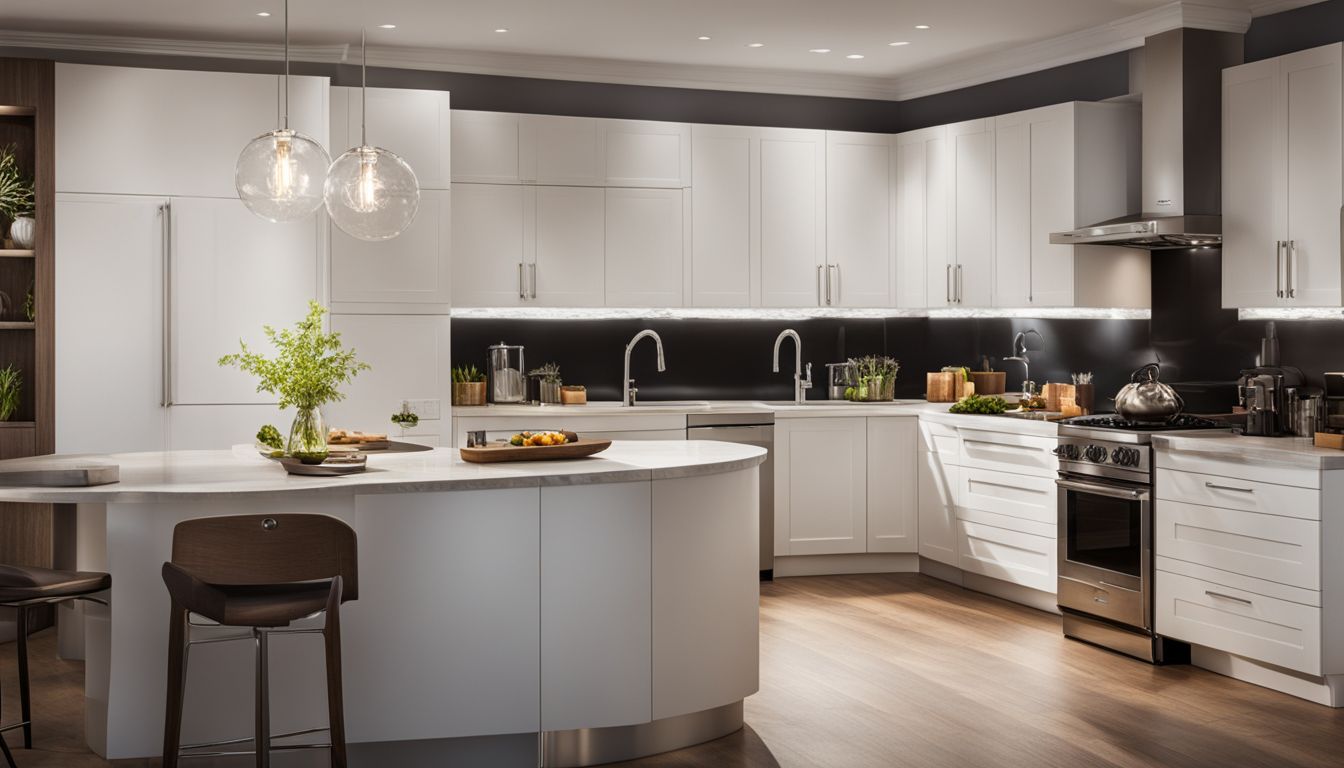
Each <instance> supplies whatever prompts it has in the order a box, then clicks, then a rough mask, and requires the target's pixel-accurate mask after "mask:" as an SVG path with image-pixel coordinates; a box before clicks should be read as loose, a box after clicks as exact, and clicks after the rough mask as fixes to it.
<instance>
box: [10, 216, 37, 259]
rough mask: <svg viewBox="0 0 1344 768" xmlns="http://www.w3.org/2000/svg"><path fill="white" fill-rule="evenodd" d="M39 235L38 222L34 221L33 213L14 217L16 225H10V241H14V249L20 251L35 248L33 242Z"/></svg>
mask: <svg viewBox="0 0 1344 768" xmlns="http://www.w3.org/2000/svg"><path fill="white" fill-rule="evenodd" d="M36 235H37V222H36V221H33V215H32V214H31V213H20V214H19V215H18V216H15V217H14V223H13V224H10V225H9V239H11V240H13V241H14V247H15V248H18V249H20V250H25V251H26V250H28V249H30V248H32V247H33V242H34V240H35V239H36Z"/></svg>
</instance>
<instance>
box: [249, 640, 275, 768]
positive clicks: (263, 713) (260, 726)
mask: <svg viewBox="0 0 1344 768" xmlns="http://www.w3.org/2000/svg"><path fill="white" fill-rule="evenodd" d="M252 635H253V636H254V637H255V638H256V639H257V707H256V714H257V732H256V740H257V768H270V765H271V685H270V669H269V666H268V664H267V661H268V658H267V657H268V656H269V655H270V654H269V653H268V651H269V645H270V643H269V642H268V637H267V633H266V631H265V630H261V629H253V630H252Z"/></svg>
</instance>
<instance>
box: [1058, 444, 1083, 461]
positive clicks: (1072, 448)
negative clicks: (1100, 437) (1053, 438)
mask: <svg viewBox="0 0 1344 768" xmlns="http://www.w3.org/2000/svg"><path fill="white" fill-rule="evenodd" d="M1055 455H1056V456H1058V457H1059V458H1061V459H1067V460H1069V461H1077V460H1078V446H1076V445H1072V444H1068V443H1066V444H1064V445H1061V446H1059V447H1058V448H1056V449H1055Z"/></svg>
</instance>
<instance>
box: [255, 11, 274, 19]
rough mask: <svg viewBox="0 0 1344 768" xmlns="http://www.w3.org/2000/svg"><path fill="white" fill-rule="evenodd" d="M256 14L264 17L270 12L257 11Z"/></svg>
mask: <svg viewBox="0 0 1344 768" xmlns="http://www.w3.org/2000/svg"><path fill="white" fill-rule="evenodd" d="M257 15H258V16H261V17H263V18H264V17H266V16H270V15H271V14H270V12H269V11H258V12H257Z"/></svg>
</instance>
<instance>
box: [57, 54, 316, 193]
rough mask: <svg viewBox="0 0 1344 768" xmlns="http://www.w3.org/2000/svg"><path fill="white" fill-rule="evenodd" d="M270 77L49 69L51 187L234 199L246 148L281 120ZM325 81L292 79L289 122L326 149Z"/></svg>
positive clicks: (68, 66)
mask: <svg viewBox="0 0 1344 768" xmlns="http://www.w3.org/2000/svg"><path fill="white" fill-rule="evenodd" d="M279 87H280V79H279V78H278V77H277V76H275V75H248V74H238V73H233V72H194V71H189V70H174V69H136V68H133V67H105V66H89V65H84V64H58V65H57V66H56V111H57V113H58V114H60V116H61V118H60V119H59V120H57V121H56V153H57V155H56V189H57V190H59V191H62V192H99V193H106V194H127V195H183V196H199V197H237V195H238V192H237V190H236V188H235V187H234V181H233V172H234V167H235V166H236V165H237V163H238V153H239V152H241V151H242V150H243V147H245V146H247V143H248V142H250V141H252V140H253V139H255V138H256V137H258V136H260V135H261V134H263V133H266V132H267V131H272V130H274V129H275V128H276V127H277V126H278V124H279V122H278V121H279V116H278V115H277V114H276V93H277V89H278V88H279ZM327 90H328V80H327V78H325V77H298V76H296V77H292V78H290V82H289V124H290V126H291V127H293V128H294V129H295V130H297V131H299V132H301V133H304V134H306V135H307V136H309V137H310V138H312V139H313V140H315V141H317V142H318V143H319V144H321V145H323V146H324V147H325V146H328V141H327V137H328V131H329V118H328V106H327V98H328V95H327Z"/></svg>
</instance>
